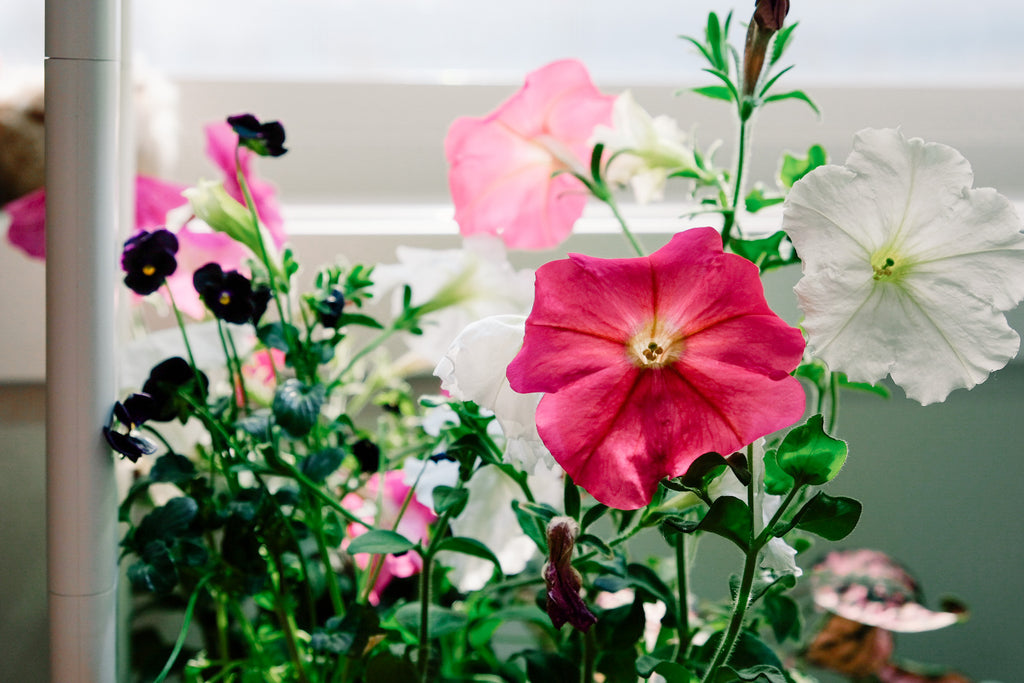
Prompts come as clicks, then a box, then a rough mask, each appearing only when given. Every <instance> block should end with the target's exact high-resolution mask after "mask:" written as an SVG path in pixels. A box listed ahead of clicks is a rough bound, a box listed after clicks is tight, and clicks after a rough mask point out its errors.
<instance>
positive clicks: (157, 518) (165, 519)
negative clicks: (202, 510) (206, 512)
mask: <svg viewBox="0 0 1024 683" xmlns="http://www.w3.org/2000/svg"><path fill="white" fill-rule="evenodd" d="M198 512H199V505H198V504H197V503H196V501H195V500H193V499H192V498H189V497H188V496H180V497H178V498H172V499H170V500H169V501H167V503H165V504H164V505H162V506H160V507H158V508H156V509H155V510H153V511H152V512H150V513H149V514H148V515H146V516H145V517H144V518H143V520H142V521H141V522H139V526H138V528H137V529H136V530H135V534H134V535H133V536H132V543H133V545H134V547H145V546H146V545H148V544H149V543H150V542H151V541H155V540H171V539H173V538H175V537H177V536H179V535H181V534H182V533H183V532H185V531H186V530H187V529H188V527H189V525H190V524H191V523H192V520H193V519H195V517H196V514H197V513H198Z"/></svg>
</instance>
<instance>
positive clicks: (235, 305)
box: [192, 263, 270, 325]
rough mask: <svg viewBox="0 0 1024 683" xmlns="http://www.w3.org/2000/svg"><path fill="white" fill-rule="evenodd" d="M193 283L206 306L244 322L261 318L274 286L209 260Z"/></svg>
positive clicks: (224, 317) (222, 316)
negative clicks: (254, 283)
mask: <svg viewBox="0 0 1024 683" xmlns="http://www.w3.org/2000/svg"><path fill="white" fill-rule="evenodd" d="M192 284H193V285H194V286H195V288H196V291H197V292H199V296H200V297H201V298H202V300H203V303H205V304H206V307H207V308H209V309H210V311H211V312H212V313H213V314H214V315H215V316H216V317H218V318H220V319H221V320H223V321H225V322H229V323H235V324H239V325H241V324H243V323H249V322H251V323H253V324H254V325H255V324H256V323H258V322H259V320H260V318H262V317H263V314H264V313H265V312H266V310H267V303H268V302H269V301H270V290H269V289H268V288H267V287H266V286H260V287H256V288H255V289H254V288H253V286H252V282H251V281H250V280H249V278H247V277H245V276H244V275H242V274H241V273H239V272H238V271H237V270H229V271H228V272H226V273H225V272H224V270H223V269H222V268H221V267H220V266H219V265H218V264H216V263H207V264H206V265H205V266H203V267H202V268H200V269H199V270H197V271H196V272H195V274H194V275H193V276H192Z"/></svg>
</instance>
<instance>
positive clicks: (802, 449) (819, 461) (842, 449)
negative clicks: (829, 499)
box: [775, 414, 847, 486]
mask: <svg viewBox="0 0 1024 683" xmlns="http://www.w3.org/2000/svg"><path fill="white" fill-rule="evenodd" d="M846 452H847V448H846V442H845V441H842V440H840V439H835V438H833V437H831V436H829V435H828V434H826V433H825V427H824V418H823V417H822V416H821V415H820V414H818V415H812V416H811V417H810V418H809V419H808V420H807V422H805V423H804V424H802V425H800V426H799V427H794V428H793V429H791V430H790V431H789V433H788V434H786V436H785V438H784V439H783V440H782V443H781V444H779V448H778V451H777V452H776V454H775V458H776V461H777V462H778V465H779V467H780V468H782V470H783V471H784V472H785V473H786V474H788V475H789V476H791V477H793V479H794V480H796V481H797V482H798V483H800V484H809V485H811V486H820V485H822V484H825V483H827V482H829V481H832V479H834V478H835V476H836V475H837V474H839V470H840V469H842V467H843V463H844V462H846Z"/></svg>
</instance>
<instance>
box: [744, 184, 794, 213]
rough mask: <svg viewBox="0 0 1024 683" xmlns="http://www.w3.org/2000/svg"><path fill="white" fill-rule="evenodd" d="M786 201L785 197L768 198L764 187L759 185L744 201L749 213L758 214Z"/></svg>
mask: <svg viewBox="0 0 1024 683" xmlns="http://www.w3.org/2000/svg"><path fill="white" fill-rule="evenodd" d="M784 200H785V197H768V196H766V195H765V193H764V187H762V186H760V185H758V186H757V187H755V188H754V189H753V190H751V191H750V193H749V194H747V196H746V198H745V199H744V200H743V205H744V207H745V208H746V209H747V212H749V213H757V212H758V211H760V210H761V209H763V208H766V207H769V206H775V205H776V204H781V203H782V202H783V201H784Z"/></svg>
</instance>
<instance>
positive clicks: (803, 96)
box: [764, 90, 821, 116]
mask: <svg viewBox="0 0 1024 683" xmlns="http://www.w3.org/2000/svg"><path fill="white" fill-rule="evenodd" d="M779 100H801V101H802V102H806V103H807V106H809V107H810V108H811V109H813V110H814V113H815V114H817V115H818V116H821V110H819V109H818V105H816V104H815V103H814V101H813V100H811V98H810V97H809V96H808V95H807V93H805V92H804V91H803V90H791V91H790V92H784V93H779V94H778V95H769V96H768V97H766V98H764V101H765V102H766V103H767V102H778V101H779Z"/></svg>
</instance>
